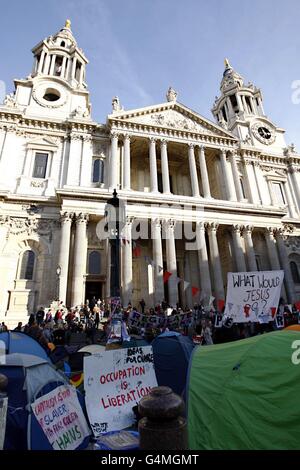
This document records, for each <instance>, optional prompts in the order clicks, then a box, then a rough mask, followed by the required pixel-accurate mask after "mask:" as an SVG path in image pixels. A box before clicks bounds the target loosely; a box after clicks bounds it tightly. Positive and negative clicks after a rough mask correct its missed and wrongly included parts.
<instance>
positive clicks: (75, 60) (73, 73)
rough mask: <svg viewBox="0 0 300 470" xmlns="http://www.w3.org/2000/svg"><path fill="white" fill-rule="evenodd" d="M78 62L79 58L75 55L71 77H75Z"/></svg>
mask: <svg viewBox="0 0 300 470" xmlns="http://www.w3.org/2000/svg"><path fill="white" fill-rule="evenodd" d="M76 63H77V59H76V57H73V62H72V72H71V78H75V73H76Z"/></svg>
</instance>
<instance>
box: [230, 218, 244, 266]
mask: <svg viewBox="0 0 300 470" xmlns="http://www.w3.org/2000/svg"><path fill="white" fill-rule="evenodd" d="M232 239H233V247H234V256H235V261H236V267H237V270H238V271H239V272H245V271H246V270H247V269H246V263H245V255H244V251H243V246H242V239H241V226H240V225H233V226H232Z"/></svg>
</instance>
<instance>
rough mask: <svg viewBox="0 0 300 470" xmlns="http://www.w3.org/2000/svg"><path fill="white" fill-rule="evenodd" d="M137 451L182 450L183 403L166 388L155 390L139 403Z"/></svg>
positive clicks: (185, 441) (184, 440)
mask: <svg viewBox="0 0 300 470" xmlns="http://www.w3.org/2000/svg"><path fill="white" fill-rule="evenodd" d="M138 411H139V414H140V415H141V416H143V418H142V419H140V421H139V424H138V429H139V435H140V449H141V450H186V449H187V448H188V439H187V424H186V419H185V418H183V413H184V402H183V400H182V399H181V398H180V396H179V395H176V393H174V392H173V391H172V389H171V388H170V387H155V388H153V389H152V390H151V392H150V394H149V395H148V396H146V397H144V398H142V400H141V401H140V403H139V407H138Z"/></svg>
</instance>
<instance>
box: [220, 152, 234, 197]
mask: <svg viewBox="0 0 300 470" xmlns="http://www.w3.org/2000/svg"><path fill="white" fill-rule="evenodd" d="M220 162H221V168H222V175H223V177H224V183H225V188H226V197H227V198H228V200H229V201H234V200H235V199H236V198H235V195H234V193H233V188H232V187H231V184H230V180H229V168H228V165H227V160H226V150H225V149H222V150H221V152H220Z"/></svg>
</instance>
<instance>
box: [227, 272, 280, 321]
mask: <svg viewBox="0 0 300 470" xmlns="http://www.w3.org/2000/svg"><path fill="white" fill-rule="evenodd" d="M283 276H284V272H283V271H252V272H240V273H228V275H227V299H226V306H225V312H224V313H225V316H226V317H230V318H232V319H233V321H234V322H236V323H242V322H260V323H267V322H269V321H272V320H274V317H275V315H276V312H277V307H278V304H279V299H280V292H281V286H282V281H283Z"/></svg>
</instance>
